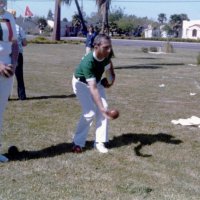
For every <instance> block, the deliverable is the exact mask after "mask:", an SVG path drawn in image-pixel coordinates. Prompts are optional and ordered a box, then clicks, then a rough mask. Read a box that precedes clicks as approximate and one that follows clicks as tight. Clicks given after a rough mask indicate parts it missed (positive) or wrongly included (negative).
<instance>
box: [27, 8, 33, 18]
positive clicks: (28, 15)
mask: <svg viewBox="0 0 200 200" xmlns="http://www.w3.org/2000/svg"><path fill="white" fill-rule="evenodd" d="M32 16H33V13H32V12H31V11H30V8H29V7H28V6H26V10H25V17H32Z"/></svg>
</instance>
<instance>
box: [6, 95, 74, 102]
mask: <svg viewBox="0 0 200 200" xmlns="http://www.w3.org/2000/svg"><path fill="white" fill-rule="evenodd" d="M74 97H76V95H75V94H70V95H49V96H45V95H44V96H38V97H27V98H26V100H25V101H28V100H42V99H65V98H74ZM9 101H19V99H18V98H12V99H10V98H9Z"/></svg>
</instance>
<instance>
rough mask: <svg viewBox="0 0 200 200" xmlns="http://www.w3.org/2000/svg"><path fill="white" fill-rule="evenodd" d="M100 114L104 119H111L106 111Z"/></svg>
mask: <svg viewBox="0 0 200 200" xmlns="http://www.w3.org/2000/svg"><path fill="white" fill-rule="evenodd" d="M101 112H102V114H103V116H104V117H105V118H106V119H112V117H111V116H110V115H109V111H108V110H102V111H101Z"/></svg>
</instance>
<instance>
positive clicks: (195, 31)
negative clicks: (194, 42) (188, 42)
mask: <svg viewBox="0 0 200 200" xmlns="http://www.w3.org/2000/svg"><path fill="white" fill-rule="evenodd" d="M192 37H197V30H196V29H193V30H192Z"/></svg>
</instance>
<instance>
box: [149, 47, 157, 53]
mask: <svg viewBox="0 0 200 200" xmlns="http://www.w3.org/2000/svg"><path fill="white" fill-rule="evenodd" d="M149 51H150V52H158V49H157V47H150V48H149Z"/></svg>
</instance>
